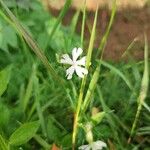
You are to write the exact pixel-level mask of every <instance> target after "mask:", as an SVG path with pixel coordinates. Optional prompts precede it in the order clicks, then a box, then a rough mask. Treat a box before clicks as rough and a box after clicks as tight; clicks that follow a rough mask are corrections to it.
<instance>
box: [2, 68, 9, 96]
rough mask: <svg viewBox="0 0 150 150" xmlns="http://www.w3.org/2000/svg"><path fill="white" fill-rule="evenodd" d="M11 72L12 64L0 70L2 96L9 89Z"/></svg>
mask: <svg viewBox="0 0 150 150" xmlns="http://www.w3.org/2000/svg"><path fill="white" fill-rule="evenodd" d="M10 72H11V67H10V66H9V67H7V68H5V69H3V70H2V71H0V96H2V94H3V93H4V92H5V90H6V89H7V85H8V83H9V79H10Z"/></svg>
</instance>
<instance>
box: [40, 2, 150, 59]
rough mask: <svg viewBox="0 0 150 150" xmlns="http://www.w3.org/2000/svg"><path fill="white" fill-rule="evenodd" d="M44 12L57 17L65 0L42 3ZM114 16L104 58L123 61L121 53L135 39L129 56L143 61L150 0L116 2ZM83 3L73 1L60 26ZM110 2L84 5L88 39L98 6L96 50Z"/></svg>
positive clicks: (106, 18) (149, 23)
mask: <svg viewBox="0 0 150 150" xmlns="http://www.w3.org/2000/svg"><path fill="white" fill-rule="evenodd" d="M41 1H42V3H43V5H44V6H45V8H46V9H47V10H49V11H50V12H51V13H53V14H54V15H55V16H58V14H59V11H60V10H61V8H62V7H63V6H64V3H65V0H41ZM116 2H117V9H118V12H117V15H116V18H115V21H114V25H113V28H112V31H111V34H110V37H109V39H108V43H107V46H106V49H105V54H104V56H105V58H106V59H109V60H115V61H118V60H120V59H123V58H122V54H123V53H124V51H125V50H126V48H127V47H128V46H129V44H130V43H131V42H132V41H133V40H134V39H136V40H137V43H136V44H135V45H136V46H135V47H133V48H132V49H133V50H131V53H132V54H133V56H134V57H135V58H136V59H138V60H139V59H143V51H141V49H143V45H144V44H143V42H144V40H143V33H144V32H145V33H146V34H147V36H148V40H149V41H150V0H134V1H131V0H117V1H116ZM83 3H84V0H73V1H72V8H71V9H70V11H69V12H68V13H67V14H66V16H65V18H64V19H63V24H65V25H68V24H69V23H70V22H71V18H72V17H73V15H74V13H75V11H76V10H77V9H79V8H82V6H83ZM112 3H113V0H105V1H104V0H87V1H86V6H87V10H88V15H87V18H86V33H85V34H86V35H87V36H86V37H87V38H88V37H89V35H90V34H89V28H90V27H92V23H93V17H94V11H95V10H96V6H97V4H98V5H99V7H100V10H99V17H98V25H97V33H98V34H97V35H96V36H97V38H96V43H95V48H97V47H98V43H99V41H100V39H101V37H102V35H103V33H104V32H105V29H106V27H107V24H108V22H109V18H110V9H111V8H112ZM80 19H82V18H80ZM80 28H81V20H80V21H79V23H78V27H77V31H78V33H80Z"/></svg>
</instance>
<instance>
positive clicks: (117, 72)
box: [100, 60, 132, 90]
mask: <svg viewBox="0 0 150 150" xmlns="http://www.w3.org/2000/svg"><path fill="white" fill-rule="evenodd" d="M100 62H101V64H102V65H103V66H105V67H107V68H109V69H110V70H112V71H113V72H114V73H116V74H117V75H118V76H120V77H121V78H122V79H123V80H124V81H125V83H126V84H127V86H128V87H129V88H130V89H131V90H132V85H131V83H130V81H129V80H128V79H127V78H126V76H125V75H124V74H123V73H122V72H121V71H120V70H119V69H117V68H116V67H114V66H112V65H110V64H109V63H107V62H105V61H103V60H100Z"/></svg>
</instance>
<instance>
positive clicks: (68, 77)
mask: <svg viewBox="0 0 150 150" xmlns="http://www.w3.org/2000/svg"><path fill="white" fill-rule="evenodd" d="M74 71H75V68H74V67H73V66H71V67H70V68H68V69H67V70H66V76H67V79H68V80H70V79H71V78H72V75H73V73H74Z"/></svg>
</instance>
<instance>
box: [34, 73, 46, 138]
mask: <svg viewBox="0 0 150 150" xmlns="http://www.w3.org/2000/svg"><path fill="white" fill-rule="evenodd" d="M34 89H35V106H36V110H37V114H38V117H39V120H40V124H41V128H42V132H43V135H44V136H45V137H47V130H46V125H45V119H44V116H43V112H42V108H41V105H40V99H39V97H40V93H39V92H40V89H39V81H38V78H37V77H36V75H35V76H34Z"/></svg>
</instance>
